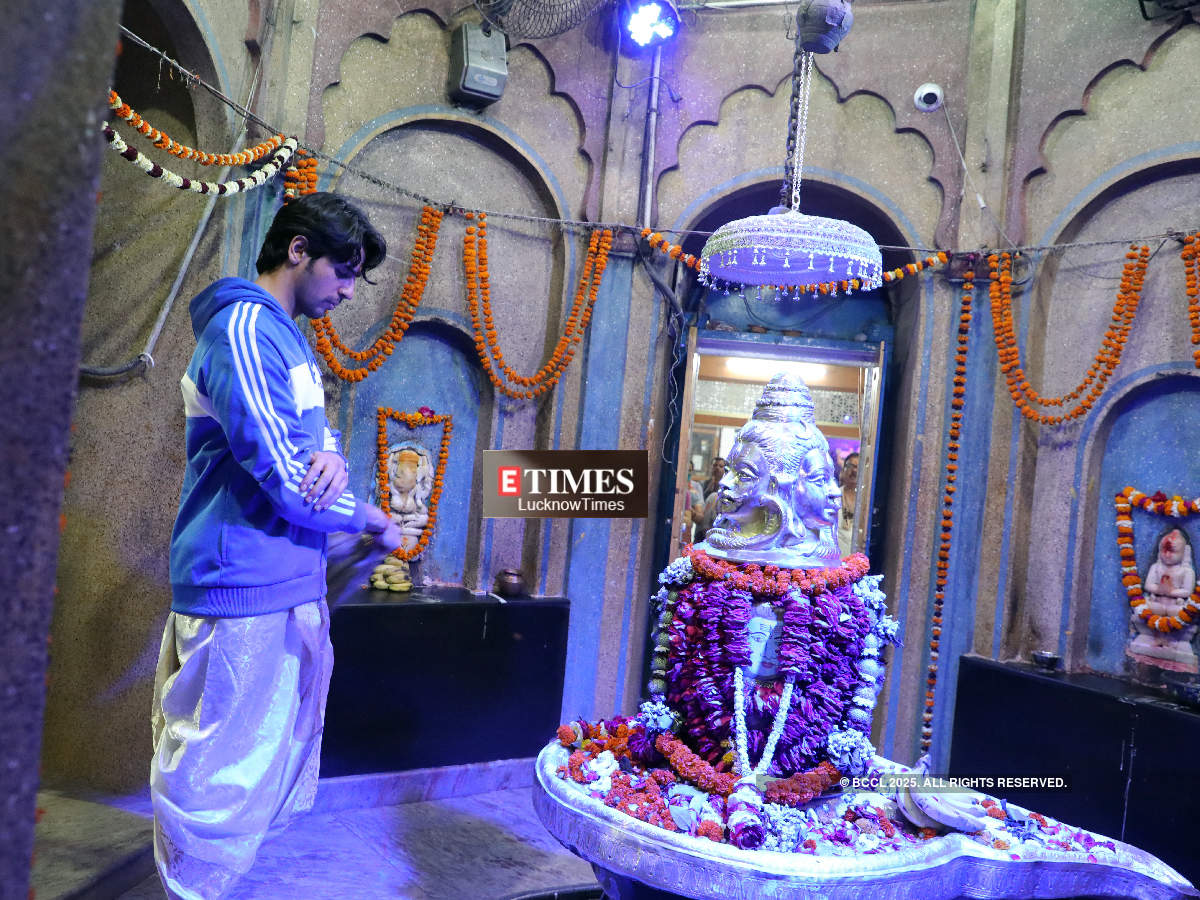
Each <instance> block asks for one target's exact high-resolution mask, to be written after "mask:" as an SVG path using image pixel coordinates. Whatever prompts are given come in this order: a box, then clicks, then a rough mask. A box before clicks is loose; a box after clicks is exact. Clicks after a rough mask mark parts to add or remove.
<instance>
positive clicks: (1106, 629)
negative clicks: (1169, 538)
mask: <svg viewBox="0 0 1200 900" xmlns="http://www.w3.org/2000/svg"><path fill="white" fill-rule="evenodd" d="M1198 404H1200V378H1190V377H1185V376H1177V377H1172V378H1164V379H1161V380H1159V381H1153V382H1150V383H1149V384H1146V385H1143V386H1141V387H1139V388H1136V389H1135V390H1134V391H1132V392H1131V393H1130V395H1129V396H1128V397H1127V398H1125V399H1124V400H1123V401H1122V402H1121V404H1120V405H1119V406H1118V407H1116V408H1115V409H1114V410H1113V413H1112V415H1113V422H1112V431H1111V433H1110V434H1109V438H1108V441H1107V442H1106V444H1105V448H1104V459H1103V462H1102V463H1101V468H1100V496H1099V499H1098V501H1097V502H1098V504H1099V508H1098V510H1097V515H1096V521H1097V523H1098V526H1097V529H1096V543H1095V548H1096V549H1095V555H1094V558H1093V562H1092V607H1091V620H1090V622H1089V625H1088V644H1087V663H1088V665H1089V666H1090V667H1091V668H1093V669H1096V670H1097V671H1100V672H1107V673H1109V674H1112V675H1120V674H1123V671H1124V664H1125V642H1126V639H1127V638H1128V636H1129V603H1128V601H1127V600H1126V597H1125V590H1124V588H1123V587H1122V585H1121V564H1120V562H1119V557H1118V554H1117V525H1116V513H1115V510H1114V507H1113V497H1114V495H1115V494H1116V493H1117V492H1118V491H1120V490H1121V489H1122V488H1124V487H1125V486H1126V485H1133V486H1134V487H1135V488H1137V489H1138V490H1139V491H1144V492H1146V493H1148V494H1153V493H1154V492H1155V491H1162V492H1163V493H1164V494H1167V495H1168V496H1173V495H1175V494H1179V495H1180V496H1182V497H1185V498H1188V499H1191V498H1193V497H1195V496H1196V495H1197V493H1200V491H1198V490H1197V485H1200V454H1197V452H1196V427H1195V426H1196V409H1197V408H1200V407H1198ZM1173 521H1179V522H1180V524H1181V525H1182V527H1183V528H1185V529H1186V530H1187V532H1188V535H1189V537H1190V538H1191V539H1192V544H1193V547H1195V546H1196V544H1197V542H1200V519H1197V518H1195V517H1193V518H1186V519H1182V520H1173V519H1170V518H1168V517H1166V516H1155V515H1151V514H1150V513H1147V512H1143V511H1141V510H1134V512H1133V542H1134V548H1135V550H1136V552H1137V562H1138V571H1139V572H1140V573H1141V574H1142V576H1143V577H1145V573H1146V570H1147V569H1148V568H1149V566H1150V563H1151V561H1152V560H1153V558H1154V553H1155V549H1154V539H1155V538H1156V537H1157V535H1158V533H1159V532H1160V531H1162V529H1163V528H1165V527H1166V526H1167V525H1168V524H1169V523H1171V522H1173Z"/></svg>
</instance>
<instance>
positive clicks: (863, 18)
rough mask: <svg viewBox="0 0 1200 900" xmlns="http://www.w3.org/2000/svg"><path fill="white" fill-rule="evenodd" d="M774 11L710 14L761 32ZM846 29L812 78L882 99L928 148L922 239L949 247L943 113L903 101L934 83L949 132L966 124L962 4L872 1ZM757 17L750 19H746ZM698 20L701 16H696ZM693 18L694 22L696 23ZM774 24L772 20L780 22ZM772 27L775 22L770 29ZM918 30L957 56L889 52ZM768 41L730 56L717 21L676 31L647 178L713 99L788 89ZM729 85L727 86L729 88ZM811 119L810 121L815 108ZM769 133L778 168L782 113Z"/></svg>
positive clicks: (950, 186)
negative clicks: (928, 219)
mask: <svg viewBox="0 0 1200 900" xmlns="http://www.w3.org/2000/svg"><path fill="white" fill-rule="evenodd" d="M778 15H779V13H778V11H777V10H772V11H769V12H763V11H759V12H758V13H757V14H755V13H753V11H738V12H733V11H729V10H726V11H724V12H723V13H722V14H721V16H720V21H721V22H722V23H724V22H726V21H729V22H730V23H731V27H737V26H742V27H744V28H746V29H749V28H755V29H756V31H757V32H759V33H764V32H766V31H767V27H766V26H765V25H764V17H766V16H770V17H772V18H773V19H776V20H778ZM855 15H856V19H855V26H854V31H853V33H852V34H851V36H850V38H849V39H848V40H847V41H846V42H845V44H844V45H843V46H842V47H841V48H839V52H838V53H830V54H826V55H824V56H820V57H818V59H817V66H816V67H817V69H818V71H819V72H820V73H821V76H822V77H823V78H824V79H826V80H827V81H828V82H829V83H831V84H832V85H833V87H834V91H835V94H836V97H837V101H838V103H839V104H842V103H846V102H848V101H850V100H851V99H852V98H854V97H856V96H858V95H860V94H866V95H869V96H871V97H873V98H875V99H878V100H881V101H883V103H885V104H886V106H887V107H888V109H889V110H890V113H891V118H892V121H893V128H894V130H895V131H896V132H897V133H910V132H913V133H917V134H919V135H920V136H921V138H922V140H923V141H924V143H925V144H926V145H927V146H928V147H929V148H930V149H931V151H932V156H933V160H932V164H931V166H930V170H929V174H928V177H929V179H930V180H931V181H932V182H933V183H934V184H935V185H936V186H937V187H938V188H939V190H940V191H941V192H942V202H941V212H940V215H939V217H938V221H937V225H936V228H935V229H930V231H931V234H930V235H929V236H928V237H926V238H925V240H931V239H932V240H935V241H936V242H937V243H938V244H939V245H941V246H952V245H953V243H954V236H955V234H954V233H955V228H956V222H957V217H958V206H959V199H958V194H959V185H960V182H961V178H962V173H961V167H960V165H959V162H958V157H957V155H956V154H955V151H954V145H953V143H952V139H951V135H950V132H949V129H948V128H947V125H946V117H945V116H944V115H941V114H938V115H936V116H931V115H927V114H925V113H922V112H919V111H918V110H917V109H916V108H915V107H914V106H913V103H912V92H913V91H914V90H915V89H916V88H917V86H918V85H919V84H921V83H922V82H924V81H936V82H938V83H940V84H941V85H942V86H943V87H944V88H945V90H946V102H947V109H948V110H949V112H950V118H951V121H952V122H953V123H954V127H955V129H956V130H957V131H958V132H959V133H960V134H962V133H965V129H966V80H967V79H966V75H967V71H966V70H967V66H966V61H967V54H966V50H967V46H968V42H969V38H970V28H971V13H970V5H969V4H942V3H928V4H878V5H874V4H871V5H866V6H864V8H863V9H862V10H861V11H857V10H856V14H855ZM755 16H757V17H755ZM704 21H705V22H707V21H709V20H707V19H706V20H704ZM702 24H703V23H702ZM781 24H782V23H781ZM770 27H771V28H772V29H774V28H775V27H777V26H774V25H772V26H770ZM914 33H919V34H920V35H921V40H922V42H923V44H927V45H929V46H933V45H936V46H943V47H950V48H956V47H961V48H962V52H961V53H958V52H947V53H940V54H935V55H933V56H929V57H922V58H920V59H919V64H917V63H918V61H917V60H916V59H915V58H914V57H913V56H911V55H909V54H905V53H897V52H896V42H897V40H903V39H904V38H903V36H904V35H911V34H914ZM777 37H778V40H774V39H772V40H760V41H759V42H758V43H756V45H755V52H754V53H752V54H748V55H746V56H744V57H743V56H740V55H738V56H736V57H732V58H731V54H729V53H728V48H727V46H726V45H725V43H724V42H725V40H726V38H725V35H724V34H723V33H722V29H721V28H719V27H709V28H706V29H702V28H699V27H697V28H696V29H695V30H694V31H691V32H689V31H686V30H685V31H684V32H683V33H682V34H681V38H682V39H683V40H682V41H681V42H680V44H681V45H683V42H684V41H686V47H685V49H677V50H672V51H671V52H670V54H669V55H667V54H665V55H664V57H663V69H664V71H663V78H664V80H665V82H666V83H667V84H669V85H672V86H674V87H675V88H676V89H677V91H678V93H680V94H681V95H682V99H681V100H680V101H679V102H677V103H672V102H671V101H670V99H668V97H667V96H666V93H665V92H664V96H663V98H662V100H661V105H662V108H663V112H662V116H661V118H660V121H659V128H658V145H659V148H660V150H659V158H658V159H657V160H656V163H655V175H654V178H655V182H656V183H657V182H658V179H659V178H660V177H661V176H662V175H663V174H664V173H666V172H667V171H669V170H671V169H672V168H675V167H676V166H677V165H678V154H679V149H680V143H681V140H682V139H683V136H684V134H685V133H686V132H687V131H688V130H690V129H691V128H692V127H693V126H694V125H699V124H708V125H714V124H716V123H717V121H718V120H719V118H720V110H721V106H722V104H723V103H725V102H726V100H727V99H728V98H729V97H731V96H732V95H733V94H736V93H738V92H739V91H744V90H748V89H758V90H761V91H762V92H763V93H765V94H767V95H768V96H774V95H775V94H776V93H777V92H778V91H779V90H780V89H783V90H785V91H788V92H789V93H790V80H791V73H792V67H793V53H794V46H793V43H792V41H791V40H789V39H787V38H786V35H785V34H784V29H783V28H782V27H780V28H779V31H778V35H777ZM730 85H733V86H732V87H730ZM812 115H813V116H814V117H819V115H820V111H819V110H817V109H814V110H813V113H812ZM769 127H771V128H774V129H776V133H777V134H778V136H779V139H778V146H779V152H778V157H779V163H780V168H781V170H782V164H783V157H784V138H785V136H786V128H787V119H786V117H784V118H781V119H780V120H779V121H778V122H772V123H769Z"/></svg>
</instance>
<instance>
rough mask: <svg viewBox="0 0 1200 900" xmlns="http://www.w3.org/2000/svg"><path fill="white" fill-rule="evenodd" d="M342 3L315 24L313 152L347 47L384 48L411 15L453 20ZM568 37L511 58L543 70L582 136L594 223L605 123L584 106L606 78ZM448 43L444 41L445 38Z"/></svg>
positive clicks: (444, 23)
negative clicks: (371, 44) (364, 40)
mask: <svg viewBox="0 0 1200 900" xmlns="http://www.w3.org/2000/svg"><path fill="white" fill-rule="evenodd" d="M344 5H346V4H345V3H344V2H341V3H337V2H335V3H331V4H323V5H322V8H321V12H320V16H319V18H318V28H317V41H316V46H315V49H314V59H313V78H312V82H311V84H310V93H309V101H308V122H307V128H306V132H305V133H306V138H307V141H308V143H310V144H312V145H313V146H318V147H319V146H322V145H323V144H324V143H325V111H324V107H323V105H322V101H323V98H324V95H325V92H326V90H328V89H329V88H330V87H333V86H335V85H337V84H340V83H341V65H342V60H343V58H344V56H345V54H346V52H347V51H348V50H349V49H350V47H351V45H352V44H353V43H354V42H355V41H356V40H358V39H359V38H361V37H370V38H374V39H375V40H378V41H380V42H382V43H388V42H389V40H390V35H391V31H392V27H393V23H394V22H395V20H396V19H398V18H402V17H406V16H411V15H418V14H420V15H426V16H428V17H430V18H431V19H433V21H434V22H435V23H437V25H438V27H440V28H441V29H443V31H445V30H447V29H448V28H449V27H450V25H451V24H453V23H454V22H455V21H456V20H455V14H454V13H453V12H451V11H450V10H449V8H447V9H445V10H438V9H434V8H432V7H430V6H426V7H419V8H415V9H409V10H403V11H402V10H400V9H399V8H398V4H397V2H396V0H376V2H373V3H366V4H358V5H356V7H355V10H354V11H350V10H341V9H339V7H341V6H344ZM569 37H570V35H567V36H563V37H561V38H558V39H555V40H550V41H545V42H542V43H541V44H540V45H534V44H531V43H527V42H519V43H515V44H513V46H512V47H511V48H510V49H509V53H510V54H511V53H512V52H514V51H515V50H517V49H518V48H520V49H521V50H522V51H526V52H528V53H529V54H530V56H532V57H533V58H534V59H536V60H537V61H538V62H540V63H541V64H542V66H543V67H544V68H545V70H546V73H547V76H548V80H549V82H550V90H549V96H551V97H555V98H559V99H561V100H563V101H564V102H565V103H566V104H567V106H568V107H569V109H570V110H571V114H572V115H573V116H574V118H575V121H576V127H577V130H578V133H579V134H580V136H581V140H580V141H579V145H578V151H579V153H580V155H581V156H582V157H583V159H584V162H585V164H586V166H587V170H588V174H587V177H586V181H585V183H586V187H585V191H584V197H583V199H582V208H583V210H584V211H585V215H587V216H589V217H591V218H595V213H596V207H597V206H598V203H599V199H598V184H597V182H598V174H597V165H596V160H598V159H600V158H601V156H602V154H603V151H604V143H603V142H604V127H603V126H604V120H605V116H606V114H607V105H606V104H605V103H600V102H590V103H588V102H585V100H586V99H587V98H592V97H593V95H594V94H595V91H594V90H593V89H590V88H589V86H590V84H591V83H592V82H593V81H594V80H595V79H596V77H597V76H598V75H601V74H607V73H606V71H604V69H603V67H601V68H600V69H598V70H597V71H593V70H592V68H591V67H588V66H586V65H582V66H581V65H580V52H579V48H578V47H575V46H573V45H572V42H571V41H570V40H569ZM446 40H447V41H449V36H447V38H446ZM457 112H458V115H459V116H460V118H461V120H463V121H468V120H471V119H475V118H480V119H487V118H488V117H486V116H482V115H479V114H475V113H471V112H467V111H464V110H457Z"/></svg>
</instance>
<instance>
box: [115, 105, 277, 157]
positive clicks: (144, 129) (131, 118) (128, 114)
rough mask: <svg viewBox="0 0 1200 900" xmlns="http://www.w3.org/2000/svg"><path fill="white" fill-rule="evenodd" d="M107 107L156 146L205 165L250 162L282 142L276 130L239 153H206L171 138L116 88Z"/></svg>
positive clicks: (265, 154) (274, 148) (272, 151)
mask: <svg viewBox="0 0 1200 900" xmlns="http://www.w3.org/2000/svg"><path fill="white" fill-rule="evenodd" d="M108 107H109V109H111V110H112V111H113V112H114V114H115V115H116V117H117V118H118V119H123V120H125V121H126V122H128V123H129V124H130V125H132V126H133V127H134V129H136V130H137V131H138V132H139V133H141V134H144V135H145V136H146V137H147V138H148V139H149V140H150V141H151V142H152V143H153V144H154V146H155V147H158V148H159V149H160V150H166V151H167V152H168V153H170V154H171V155H172V156H178V157H179V158H180V159H193V160H195V161H196V162H198V163H199V164H200V165H202V166H248V165H250V164H251V163H252V162H255V161H257V160H260V159H264V158H265V157H267V156H270V155H271V154H272V153H274V152H275V151H276V150H278V149H279V148H280V147H281V146H282V145H283V135H282V134H276V135H273V136H272V137H269V138H267V140H265V141H263V142H262V143H261V144H256V145H255V146H253V147H250V148H248V149H246V150H242V151H240V152H238V153H205V152H204V151H203V150H195V149H193V148H192V147H189V146H187V145H186V144H181V143H179V141H176V140H172V139H171V137H170V136H169V135H167V134H166V133H165V132H163V131H159V130H158V129H157V128H155V127H154V126H152V125H151V124H150V123H149V122H147V121H146V120H145V119H143V118H142V117H141V116H139V115H138V114H137V113H136V112H134V111H133V110H132V109H131V108H130V106H129V104H128V103H125V102H124V101H123V100H122V99H121V98H120V96H119V95H118V94H117V92H116V91H113V90H110V91H109V92H108Z"/></svg>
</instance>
